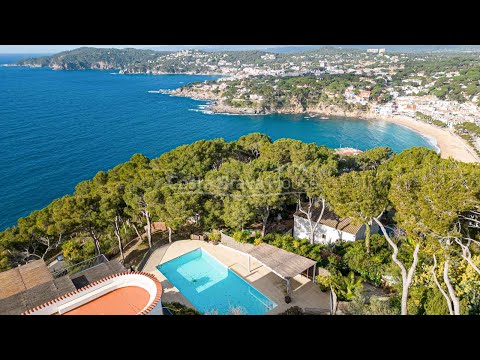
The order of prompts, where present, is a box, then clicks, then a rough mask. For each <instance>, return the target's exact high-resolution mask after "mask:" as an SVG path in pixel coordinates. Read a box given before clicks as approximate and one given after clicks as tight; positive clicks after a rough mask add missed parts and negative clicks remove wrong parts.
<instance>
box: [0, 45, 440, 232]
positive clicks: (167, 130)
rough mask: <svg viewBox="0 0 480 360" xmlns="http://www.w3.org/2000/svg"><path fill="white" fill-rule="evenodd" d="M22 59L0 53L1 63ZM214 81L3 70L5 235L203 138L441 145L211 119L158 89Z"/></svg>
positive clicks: (1, 199) (299, 120)
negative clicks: (113, 172)
mask: <svg viewBox="0 0 480 360" xmlns="http://www.w3.org/2000/svg"><path fill="white" fill-rule="evenodd" d="M24 57H29V56H27V55H24V54H22V55H0V64H8V63H14V62H15V61H17V60H19V59H20V58H24ZM215 78H216V77H215V76H199V75H121V74H118V72H117V71H95V70H84V71H53V70H51V69H48V68H28V67H16V66H0V154H1V155H0V230H3V229H5V228H7V227H9V226H12V225H14V224H16V221H17V219H18V218H20V217H24V216H26V215H28V214H29V213H30V212H31V211H33V210H37V209H41V208H43V207H45V206H46V205H48V204H49V203H50V202H51V201H52V200H54V199H55V198H58V197H61V196H63V195H65V194H71V193H73V191H74V188H75V185H76V184H77V183H78V182H80V181H82V180H86V179H90V178H92V177H93V176H94V175H95V174H96V173H97V172H98V171H100V170H104V171H106V170H109V169H112V168H113V167H114V166H115V165H117V164H119V163H122V162H125V161H127V160H129V159H130V157H131V156H132V155H133V154H135V153H141V154H144V155H146V156H148V157H149V158H154V157H158V156H159V155H161V154H162V153H164V152H166V151H169V150H171V149H174V148H176V147H177V146H180V145H183V144H189V143H192V142H194V141H196V140H200V139H214V138H224V139H225V140H227V141H231V140H235V139H238V138H239V137H240V136H242V135H246V134H248V133H251V132H261V133H265V134H267V135H269V136H270V137H271V138H272V139H273V140H276V139H279V138H285V137H286V138H293V139H298V140H302V141H304V142H315V143H317V144H321V145H326V146H328V147H332V148H338V147H354V148H357V149H361V150H366V149H369V148H373V147H376V146H390V147H391V148H392V149H393V150H394V151H396V152H400V151H402V150H404V149H407V148H410V147H412V146H425V147H427V148H435V144H434V142H432V141H431V140H430V139H428V138H425V137H423V136H422V135H420V134H419V133H416V132H414V131H411V130H409V129H407V128H405V127H402V126H398V125H395V124H392V123H388V122H382V121H366V120H357V119H350V118H340V117H330V118H321V117H319V116H314V117H311V116H309V115H308V114H305V115H226V114H211V113H208V111H205V109H204V107H205V104H206V102H205V101H198V100H193V99H189V98H181V97H173V96H170V95H168V94H162V93H159V92H158V90H160V89H174V88H177V87H180V86H183V85H185V84H188V83H190V82H194V81H204V80H208V79H215Z"/></svg>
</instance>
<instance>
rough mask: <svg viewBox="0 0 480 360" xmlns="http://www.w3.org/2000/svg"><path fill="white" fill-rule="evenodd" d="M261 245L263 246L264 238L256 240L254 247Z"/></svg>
mask: <svg viewBox="0 0 480 360" xmlns="http://www.w3.org/2000/svg"><path fill="white" fill-rule="evenodd" d="M260 244H263V240H262V238H257V239H255V241H254V242H253V245H255V246H258V245H260Z"/></svg>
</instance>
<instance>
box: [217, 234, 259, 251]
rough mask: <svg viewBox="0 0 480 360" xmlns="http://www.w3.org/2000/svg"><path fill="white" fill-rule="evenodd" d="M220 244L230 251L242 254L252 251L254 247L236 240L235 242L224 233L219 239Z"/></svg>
mask: <svg viewBox="0 0 480 360" xmlns="http://www.w3.org/2000/svg"><path fill="white" fill-rule="evenodd" d="M220 242H221V243H222V244H223V245H225V246H228V247H230V248H232V249H235V250H239V251H243V252H247V251H249V250H251V249H253V247H254V245H252V244H248V243H241V242H238V241H237V240H235V239H234V238H232V237H231V236H228V235H225V234H224V233H222V237H221V239H220Z"/></svg>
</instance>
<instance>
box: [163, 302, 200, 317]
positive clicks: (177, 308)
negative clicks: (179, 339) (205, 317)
mask: <svg viewBox="0 0 480 360" xmlns="http://www.w3.org/2000/svg"><path fill="white" fill-rule="evenodd" d="M163 306H165V307H167V308H169V309H170V310H171V311H172V312H173V313H174V314H175V315H202V314H201V313H200V312H198V311H197V310H195V309H192V308H189V307H187V306H185V305H183V304H181V303H179V302H171V303H163Z"/></svg>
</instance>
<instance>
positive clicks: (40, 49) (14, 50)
mask: <svg viewBox="0 0 480 360" xmlns="http://www.w3.org/2000/svg"><path fill="white" fill-rule="evenodd" d="M84 46H87V47H96V48H117V49H125V48H135V49H145V50H146V49H149V50H156V51H180V50H185V49H197V50H204V51H242V50H264V51H265V50H267V51H274V52H275V50H278V52H296V51H305V50H313V49H318V48H321V47H325V46H330V47H336V48H348V49H365V48H368V47H377V48H386V49H387V51H406V52H411V51H413V52H416V51H420V52H421V51H438V50H465V49H470V50H472V49H473V50H475V51H478V50H479V49H480V46H478V45H378V44H375V45H298V44H296V45H0V54H19V55H21V54H42V55H43V54H44V55H50V54H55V53H59V52H61V51H67V50H73V49H77V48H79V47H84Z"/></svg>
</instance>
